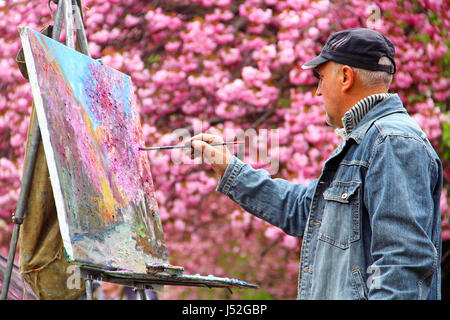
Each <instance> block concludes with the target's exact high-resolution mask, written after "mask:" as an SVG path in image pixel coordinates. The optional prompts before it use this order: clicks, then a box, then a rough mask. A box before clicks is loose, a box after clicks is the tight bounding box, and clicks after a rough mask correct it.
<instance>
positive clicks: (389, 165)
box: [217, 95, 443, 299]
mask: <svg viewBox="0 0 450 320" xmlns="http://www.w3.org/2000/svg"><path fill="white" fill-rule="evenodd" d="M442 183H443V182H442V165H441V162H440V160H439V158H438V156H437V154H436V152H435V151H434V149H433V147H432V146H431V144H430V142H429V141H428V139H427V137H426V135H425V133H424V132H423V131H422V130H421V129H420V127H419V126H418V125H417V124H416V122H415V121H414V120H413V119H412V118H411V117H410V116H409V115H408V113H407V111H406V109H405V108H404V107H403V105H402V102H401V100H400V98H399V97H398V95H393V96H391V97H389V98H387V99H385V100H383V101H382V102H380V103H379V104H377V105H376V106H375V107H374V108H373V109H372V110H370V111H369V112H368V113H367V114H366V116H365V117H364V118H363V119H362V120H361V121H360V122H359V123H358V125H357V126H356V128H355V129H354V130H353V131H352V133H351V134H350V135H349V136H348V138H347V139H346V140H344V141H343V142H342V143H341V144H340V145H339V146H338V148H337V149H336V150H335V151H334V152H333V154H332V155H331V156H330V158H329V159H328V160H327V161H326V163H325V165H324V167H323V170H322V173H321V175H320V177H319V178H318V179H316V180H314V181H312V182H311V183H310V184H309V185H307V186H305V185H301V184H294V183H290V182H288V181H286V180H284V179H272V178H271V177H270V176H269V174H268V173H267V171H265V170H262V169H259V170H255V169H253V168H252V167H251V166H250V165H248V164H245V163H243V162H242V161H241V160H239V159H238V158H236V157H233V158H232V161H231V162H230V164H229V165H228V167H227V170H226V171H225V173H224V175H223V176H222V178H221V180H220V182H219V185H218V186H217V191H219V192H221V193H223V194H225V195H227V196H228V197H229V198H231V199H232V200H233V201H235V202H236V203H238V204H239V205H240V206H241V207H242V208H244V209H245V210H247V211H248V212H250V213H252V214H253V215H255V216H257V217H259V218H261V219H264V220H265V221H267V222H269V223H270V224H272V225H274V226H277V227H279V228H281V229H282V230H283V231H284V232H286V233H287V234H290V235H293V236H296V237H300V238H302V249H301V257H300V271H299V279H298V299H440V298H441V295H440V287H441V269H440V262H441V215H440V207H439V200H440V194H441V191H442Z"/></svg>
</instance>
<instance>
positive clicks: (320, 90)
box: [315, 61, 342, 128]
mask: <svg viewBox="0 0 450 320" xmlns="http://www.w3.org/2000/svg"><path fill="white" fill-rule="evenodd" d="M333 64H334V62H332V61H328V62H325V63H323V64H321V65H320V66H318V67H317V68H316V69H315V74H316V76H318V78H319V84H318V85H317V90H316V95H318V96H321V97H322V99H323V104H324V106H325V111H326V112H327V123H328V125H330V126H332V127H335V128H337V127H342V119H341V113H340V109H341V108H340V105H341V95H340V90H339V82H338V73H337V72H335V66H334V65H333Z"/></svg>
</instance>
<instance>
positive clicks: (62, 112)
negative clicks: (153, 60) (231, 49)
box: [20, 28, 168, 272]
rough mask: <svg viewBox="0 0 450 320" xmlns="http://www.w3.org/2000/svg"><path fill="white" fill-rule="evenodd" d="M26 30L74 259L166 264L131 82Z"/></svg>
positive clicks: (130, 265) (127, 265)
mask: <svg viewBox="0 0 450 320" xmlns="http://www.w3.org/2000/svg"><path fill="white" fill-rule="evenodd" d="M20 33H21V39H22V44H23V48H24V53H25V59H26V64H27V69H28V73H29V77H30V83H31V87H32V93H33V99H34V102H35V107H36V112H37V116H38V121H39V126H40V129H41V134H42V141H43V144H44V150H45V154H46V158H47V164H48V167H49V172H50V180H51V183H52V189H53V193H54V197H55V204H56V208H57V213H58V220H59V224H60V230H61V235H62V237H63V242H64V248H65V251H66V254H67V257H68V260H69V261H71V262H76V263H81V264H88V265H93V266H98V267H101V268H104V269H109V270H115V269H125V270H130V271H133V272H145V270H146V269H145V266H146V264H155V263H156V264H158V263H162V264H167V263H168V255H167V250H166V245H165V240H164V234H163V231H162V225H161V220H160V217H159V212H158V206H157V203H156V199H155V191H154V186H153V181H152V176H151V171H150V163H149V159H148V153H147V152H141V151H139V147H140V146H142V145H143V143H144V141H143V135H142V130H141V125H140V118H139V114H138V111H137V109H136V103H135V97H134V93H133V88H132V87H133V86H132V82H131V78H130V77H129V76H127V75H125V74H123V73H121V72H119V71H117V70H114V69H112V68H110V67H108V66H106V65H104V64H102V63H101V61H98V60H94V59H91V58H90V57H88V56H86V55H83V54H81V53H79V52H77V51H75V50H72V49H70V48H68V47H66V46H64V45H62V44H61V43H59V42H57V41H54V40H53V39H50V38H48V37H46V36H44V35H42V34H40V33H38V32H35V31H33V30H31V29H29V28H20Z"/></svg>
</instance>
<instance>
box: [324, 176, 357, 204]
mask: <svg viewBox="0 0 450 320" xmlns="http://www.w3.org/2000/svg"><path fill="white" fill-rule="evenodd" d="M360 184H361V182H359V181H350V182H344V181H333V182H332V183H331V186H330V187H329V188H328V189H327V190H325V192H324V193H323V197H324V199H325V200H332V201H337V202H341V203H349V201H350V199H351V198H352V196H353V195H354V194H355V193H356V191H357V190H358V188H359V186H360Z"/></svg>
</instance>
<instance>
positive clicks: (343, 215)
mask: <svg viewBox="0 0 450 320" xmlns="http://www.w3.org/2000/svg"><path fill="white" fill-rule="evenodd" d="M360 184H361V183H360V182H358V181H351V182H344V181H333V182H332V183H331V185H330V187H329V188H328V189H327V190H325V192H324V193H323V198H324V201H325V204H324V210H323V217H322V223H321V225H320V229H319V239H320V240H322V241H324V242H327V243H329V244H332V245H334V246H336V247H338V248H341V249H346V248H348V247H349V246H350V243H352V242H354V241H358V240H359V239H360V236H361V235H360V222H359V221H360V219H359V216H360V213H359V211H360V208H359V206H360Z"/></svg>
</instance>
